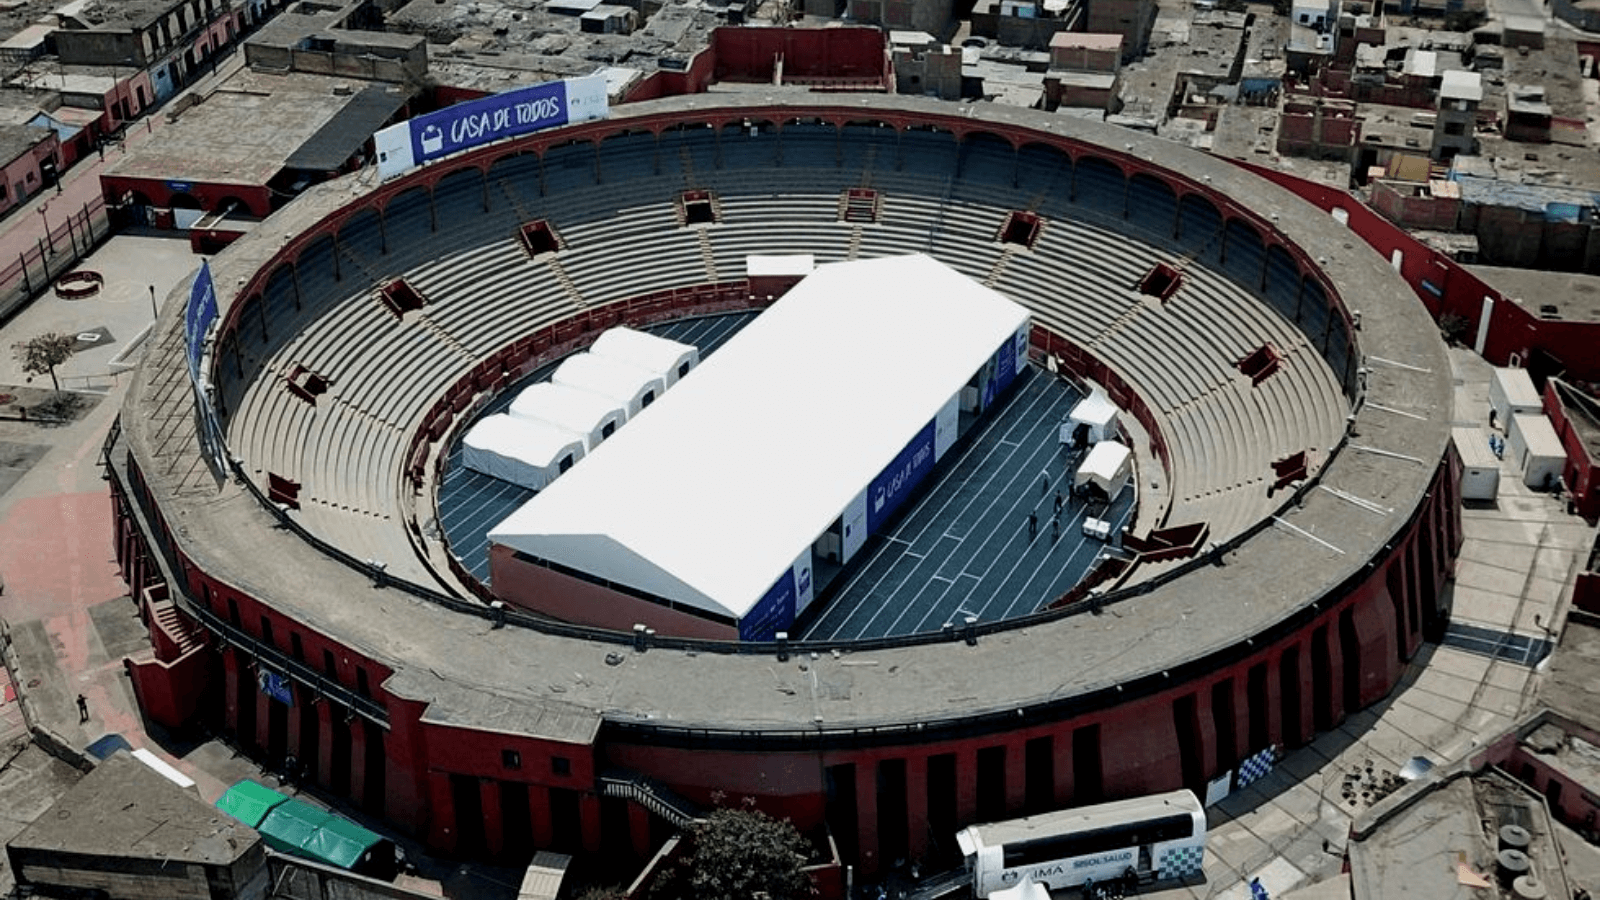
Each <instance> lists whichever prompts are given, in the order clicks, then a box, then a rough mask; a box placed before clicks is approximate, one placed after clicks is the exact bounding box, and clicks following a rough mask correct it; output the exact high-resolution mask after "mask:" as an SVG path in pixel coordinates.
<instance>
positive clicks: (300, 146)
mask: <svg viewBox="0 0 1600 900" xmlns="http://www.w3.org/2000/svg"><path fill="white" fill-rule="evenodd" d="M409 100H410V97H409V95H408V94H406V93H404V92H402V91H401V90H400V89H399V88H398V87H396V86H391V85H385V84H382V83H365V84H364V83H361V82H358V81H357V82H352V80H350V79H345V78H336V77H329V76H326V75H309V74H303V73H299V72H290V73H284V74H269V73H265V72H257V71H254V70H251V69H245V70H242V71H240V72H239V73H237V74H236V75H234V76H233V77H232V78H230V79H229V80H228V81H227V82H226V83H225V84H224V85H223V86H222V87H220V88H219V89H218V90H216V91H214V92H213V93H212V94H211V95H210V96H209V97H207V98H206V100H205V102H203V103H197V104H194V105H192V106H190V107H188V108H187V109H185V110H184V111H183V113H182V115H180V116H178V117H177V118H176V119H175V120H174V121H173V122H171V123H170V124H169V125H167V126H166V127H165V128H162V129H161V130H160V131H158V132H156V133H155V134H154V135H152V136H151V137H150V138H149V139H148V140H146V141H144V142H143V143H141V144H139V145H138V146H137V147H136V148H133V149H131V150H130V151H129V153H128V154H127V155H126V156H124V157H123V158H122V159H120V160H118V161H117V162H116V164H115V165H113V166H111V167H110V168H109V169H107V170H106V171H105V173H104V174H102V175H101V177H100V180H101V184H102V186H103V187H104V190H105V193H106V197H107V199H108V200H110V201H111V202H115V203H127V204H131V205H132V206H135V207H155V208H158V209H167V208H179V209H187V210H190V211H199V210H204V211H207V212H215V211H219V210H221V209H224V208H226V207H229V206H230V205H231V206H234V207H236V208H237V209H238V210H240V211H247V212H248V214H249V215H252V216H265V215H267V214H268V213H270V212H271V211H272V210H273V209H275V208H277V207H278V206H280V205H282V203H283V198H285V197H288V196H292V195H293V194H294V193H296V192H298V191H299V190H302V189H304V188H305V187H306V186H307V185H308V184H311V183H314V182H316V181H320V180H323V179H326V178H327V177H328V176H329V175H330V174H336V173H339V172H341V171H346V170H348V168H350V167H352V166H356V165H358V164H359V162H360V160H361V159H362V156H363V154H364V153H365V152H367V151H368V150H370V143H371V137H372V133H373V132H374V131H376V130H378V129H379V128H381V127H383V126H384V125H386V124H388V123H389V122H391V121H393V120H395V119H397V118H399V117H403V112H404V110H405V109H406V105H407V103H408V102H409ZM196 147H205V148H207V150H206V152H205V153H197V152H195V150H194V148H196ZM177 215H179V216H180V217H181V216H183V215H185V214H183V213H179V214H177ZM151 221H152V224H157V223H158V220H156V219H152V220H151ZM178 224H180V225H181V226H183V227H187V225H188V224H189V223H188V222H179V223H178Z"/></svg>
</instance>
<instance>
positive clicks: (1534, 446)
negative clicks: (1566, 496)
mask: <svg viewBox="0 0 1600 900" xmlns="http://www.w3.org/2000/svg"><path fill="white" fill-rule="evenodd" d="M1506 452H1507V453H1509V454H1510V455H1511V460H1512V462H1514V463H1515V464H1516V465H1517V466H1518V467H1520V468H1521V469H1522V483H1523V484H1525V485H1527V486H1528V487H1531V488H1534V489H1543V488H1544V486H1545V484H1546V483H1547V482H1548V483H1550V484H1554V483H1555V481H1556V479H1559V478H1560V477H1561V469H1562V467H1563V466H1565V465H1566V463H1567V448H1566V447H1563V446H1562V445H1561V438H1560V437H1559V436H1558V435H1557V434H1556V429H1555V426H1553V425H1551V424H1550V420H1549V419H1547V418H1545V417H1544V416H1543V415H1542V414H1540V415H1521V416H1512V417H1511V432H1510V434H1508V435H1506Z"/></svg>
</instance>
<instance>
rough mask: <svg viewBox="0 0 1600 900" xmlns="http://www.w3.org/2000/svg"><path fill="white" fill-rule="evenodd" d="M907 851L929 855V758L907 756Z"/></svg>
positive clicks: (919, 855)
mask: <svg viewBox="0 0 1600 900" xmlns="http://www.w3.org/2000/svg"><path fill="white" fill-rule="evenodd" d="M906 853H907V854H908V855H909V856H910V857H911V858H912V859H922V858H923V857H924V856H927V855H928V758H927V757H926V756H920V755H919V756H908V757H906Z"/></svg>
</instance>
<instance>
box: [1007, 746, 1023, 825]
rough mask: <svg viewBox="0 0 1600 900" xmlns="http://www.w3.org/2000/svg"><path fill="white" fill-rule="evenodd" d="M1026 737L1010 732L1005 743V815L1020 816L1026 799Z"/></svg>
mask: <svg viewBox="0 0 1600 900" xmlns="http://www.w3.org/2000/svg"><path fill="white" fill-rule="evenodd" d="M1026 747H1027V743H1026V739H1025V738H1024V737H1023V736H1022V735H1020V734H1012V735H1011V736H1010V737H1009V739H1008V743H1007V744H1006V815H1008V816H1020V815H1022V810H1023V808H1024V807H1025V806H1026V804H1027V799H1028V764H1027V757H1026V754H1025V753H1024V748H1026Z"/></svg>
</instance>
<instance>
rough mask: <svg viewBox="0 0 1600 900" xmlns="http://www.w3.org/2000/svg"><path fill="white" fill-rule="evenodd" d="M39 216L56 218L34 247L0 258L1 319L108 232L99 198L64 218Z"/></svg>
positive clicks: (107, 218)
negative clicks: (0, 265)
mask: <svg viewBox="0 0 1600 900" xmlns="http://www.w3.org/2000/svg"><path fill="white" fill-rule="evenodd" d="M40 218H41V219H42V220H44V221H45V222H46V224H50V219H56V220H57V221H56V222H55V223H54V225H53V227H51V228H49V230H48V231H47V232H46V233H44V234H41V235H39V237H38V239H37V240H36V241H35V242H34V244H33V246H30V247H28V248H26V249H25V250H23V251H21V252H20V253H18V254H17V257H16V258H15V259H11V260H5V261H3V262H4V268H0V322H3V321H5V320H6V319H7V318H9V317H10V316H11V314H12V313H14V312H16V311H17V310H19V309H21V308H22V307H23V306H24V305H26V304H27V302H28V301H29V300H30V299H32V298H33V297H34V296H36V295H37V294H39V293H40V292H41V291H43V290H45V289H46V288H48V287H49V286H50V284H51V283H52V282H53V281H55V279H56V277H57V276H59V275H60V274H61V273H63V272H65V271H67V270H68V269H71V268H72V267H73V266H75V265H77V263H78V260H80V259H82V258H83V257H85V256H87V255H88V254H89V251H90V250H93V249H94V248H95V246H96V245H98V244H99V243H100V242H101V241H103V240H105V239H106V238H107V237H108V236H109V235H110V234H111V212H110V210H108V209H107V208H106V202H105V200H104V199H103V198H100V197H96V198H95V199H93V200H91V201H89V202H88V203H85V204H84V205H83V207H82V208H81V209H78V210H75V211H73V212H71V213H68V214H66V217H65V218H61V214H60V213H53V214H42V215H41V216H40ZM18 227H21V226H18Z"/></svg>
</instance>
